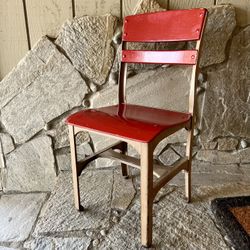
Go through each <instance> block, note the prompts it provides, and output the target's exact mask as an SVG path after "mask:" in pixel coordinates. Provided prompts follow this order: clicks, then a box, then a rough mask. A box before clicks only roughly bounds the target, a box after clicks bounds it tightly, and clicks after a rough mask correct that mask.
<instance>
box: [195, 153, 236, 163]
mask: <svg viewBox="0 0 250 250" xmlns="http://www.w3.org/2000/svg"><path fill="white" fill-rule="evenodd" d="M196 159H197V160H200V161H208V162H212V163H215V164H237V163H240V155H239V153H238V152H234V153H229V152H224V151H217V150H200V151H199V152H198V153H197V155H196Z"/></svg>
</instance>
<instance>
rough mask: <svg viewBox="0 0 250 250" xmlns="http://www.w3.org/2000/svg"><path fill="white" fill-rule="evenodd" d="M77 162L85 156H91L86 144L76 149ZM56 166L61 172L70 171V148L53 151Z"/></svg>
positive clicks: (91, 152)
mask: <svg viewBox="0 0 250 250" xmlns="http://www.w3.org/2000/svg"><path fill="white" fill-rule="evenodd" d="M76 149H77V160H78V161H80V160H82V159H84V158H85V157H86V156H88V155H91V154H93V150H92V148H91V147H90V145H89V144H88V143H83V144H81V145H79V146H77V147H76ZM55 157H56V162H57V166H58V168H59V169H60V170H61V171H69V170H70V171H71V156H70V148H68V147H67V148H63V149H59V150H56V151H55Z"/></svg>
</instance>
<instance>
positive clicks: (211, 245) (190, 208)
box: [100, 190, 228, 250]
mask: <svg viewBox="0 0 250 250" xmlns="http://www.w3.org/2000/svg"><path fill="white" fill-rule="evenodd" d="M182 193H183V192H182V190H181V191H179V190H177V191H174V192H172V193H170V194H167V195H166V196H165V197H164V198H163V199H161V201H160V202H158V203H157V204H154V230H153V242H154V246H155V249H211V250H212V249H228V248H227V246H226V245H225V243H224V240H223V238H222V236H221V234H220V233H219V231H218V230H217V229H216V227H215V226H214V223H213V220H212V219H211V218H210V216H209V214H208V209H207V208H205V207H203V205H202V204H199V203H197V202H196V203H194V204H192V203H191V204H188V205H187V204H186V203H185V201H184V200H183V197H182ZM128 233H129V239H133V240H129V239H128ZM183 235H185V237H183ZM100 249H140V205H139V202H136V203H135V204H134V205H133V207H132V208H131V209H130V210H129V211H128V212H127V213H126V215H125V216H124V217H123V218H122V219H121V221H120V223H119V224H116V225H114V226H113V227H112V228H111V229H110V231H109V234H108V235H107V236H106V237H105V240H104V241H103V242H102V243H101V245H100Z"/></svg>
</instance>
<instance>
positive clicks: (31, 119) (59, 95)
mask: <svg viewBox="0 0 250 250" xmlns="http://www.w3.org/2000/svg"><path fill="white" fill-rule="evenodd" d="M87 92H88V89H87V86H86V84H85V82H84V80H83V79H82V78H81V76H80V74H79V73H78V72H77V71H76V70H75V69H74V67H73V66H72V65H71V63H70V61H69V60H68V59H67V58H66V57H65V56H63V55H62V54H61V53H60V52H59V51H56V52H54V54H52V55H51V57H50V58H49V59H48V62H47V64H46V65H45V66H44V67H43V69H42V70H41V72H39V74H38V76H37V77H36V79H34V81H33V82H31V83H30V84H29V86H28V87H27V88H25V89H22V91H21V92H20V93H18V94H16V95H15V97H13V98H12V100H11V101H10V102H9V103H8V105H6V106H5V107H3V108H2V111H1V119H2V123H3V124H4V126H5V128H6V130H7V131H8V132H9V133H10V134H11V135H12V136H13V137H14V140H15V142H16V143H23V142H25V141H27V140H28V139H30V138H31V137H32V136H33V135H35V134H36V133H38V132H39V131H40V130H42V129H43V128H44V126H45V125H46V124H47V123H48V122H49V121H51V120H53V119H55V118H56V117H58V116H60V115H62V114H63V113H65V112H66V111H68V110H70V109H72V108H74V107H76V106H80V105H81V102H82V99H83V98H84V96H85V95H86V93H87Z"/></svg>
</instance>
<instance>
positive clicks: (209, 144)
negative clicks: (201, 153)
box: [201, 141, 218, 149]
mask: <svg viewBox="0 0 250 250" xmlns="http://www.w3.org/2000/svg"><path fill="white" fill-rule="evenodd" d="M217 145H218V142H217V141H208V142H203V143H201V146H202V149H215V148H216V147H217Z"/></svg>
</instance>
